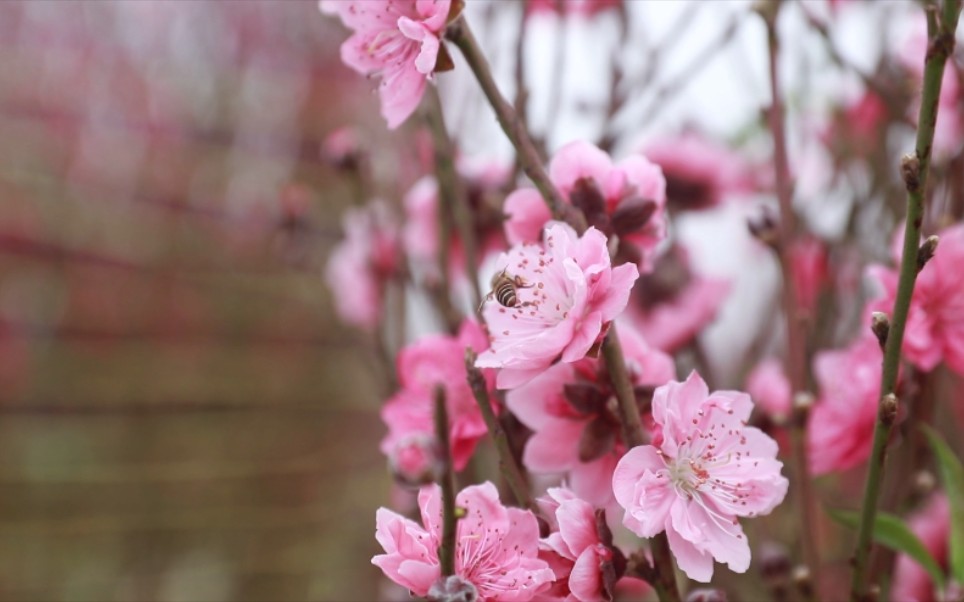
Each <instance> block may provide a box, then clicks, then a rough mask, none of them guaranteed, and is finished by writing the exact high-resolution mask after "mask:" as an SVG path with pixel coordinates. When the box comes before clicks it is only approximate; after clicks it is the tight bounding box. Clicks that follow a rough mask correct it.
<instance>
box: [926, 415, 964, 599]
mask: <svg viewBox="0 0 964 602" xmlns="http://www.w3.org/2000/svg"><path fill="white" fill-rule="evenodd" d="M921 428H923V429H924V434H925V435H927V439H928V440H929V441H930V444H931V449H933V450H934V457H935V458H936V459H937V467H938V469H939V470H940V473H941V482H943V483H944V491H946V492H947V500H948V502H950V505H951V541H950V556H951V560H950V572H951V576H952V577H954V580H955V581H957V582H958V583H964V467H962V466H961V461H960V460H958V459H957V456H955V455H954V452H953V450H951V448H950V446H948V445H947V443H945V442H944V439H942V438H941V436H940V435H939V434H938V433H937V431H935V430H934V429H932V428H930V427H928V426H927V425H922V426H921Z"/></svg>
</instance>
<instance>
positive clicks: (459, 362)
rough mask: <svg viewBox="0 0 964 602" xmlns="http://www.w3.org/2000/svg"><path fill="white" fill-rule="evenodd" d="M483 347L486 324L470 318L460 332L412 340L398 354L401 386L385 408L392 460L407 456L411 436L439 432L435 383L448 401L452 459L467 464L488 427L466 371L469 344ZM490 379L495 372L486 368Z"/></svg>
mask: <svg viewBox="0 0 964 602" xmlns="http://www.w3.org/2000/svg"><path fill="white" fill-rule="evenodd" d="M466 347H471V348H472V349H473V350H474V351H476V352H480V351H482V350H483V349H485V347H486V339H485V335H484V334H483V333H482V330H481V328H480V327H479V326H478V325H477V324H476V323H475V322H472V321H469V320H466V321H465V322H464V323H463V324H462V327H461V329H460V330H459V334H458V336H457V337H451V336H446V335H434V336H428V337H424V338H422V339H419V340H418V341H416V342H414V343H412V344H410V345H407V346H406V347H405V348H404V349H402V351H401V352H400V353H399V355H398V362H397V363H398V377H399V381H400V385H401V390H400V391H398V393H396V394H395V395H394V396H392V398H391V399H389V400H388V402H387V403H386V404H385V406H384V407H383V408H382V412H381V415H382V420H383V421H384V422H385V424H386V425H387V426H388V435H386V436H385V438H384V439H383V440H382V443H381V450H382V453H384V454H385V455H387V456H388V457H389V461H390V462H391V463H392V464H393V465H404V464H406V463H407V462H408V460H406V459H405V458H404V455H405V454H410V453H411V451H412V450H411V449H410V446H411V444H412V437H413V436H415V437H419V436H431V437H434V433H435V427H434V422H433V412H434V396H435V387H436V385H442V386H443V387H444V389H445V402H446V408H447V409H448V414H449V424H450V425H451V429H450V432H449V438H450V439H451V444H452V450H451V453H452V464H453V466H454V467H455V469H456V470H462V469H463V468H465V466H466V464H467V463H468V461H469V459H470V458H471V457H472V453H473V452H474V451H475V446H476V444H477V443H478V442H479V439H481V438H482V437H484V436H485V434H486V432H487V429H486V426H485V421H484V420H483V419H482V414H481V412H480V410H479V407H478V404H477V403H476V401H475V397H473V395H472V391H471V389H470V388H469V385H468V381H467V380H466V372H465V349H466ZM486 376H487V377H488V380H489V381H490V383H491V376H492V375H491V372H489V371H486Z"/></svg>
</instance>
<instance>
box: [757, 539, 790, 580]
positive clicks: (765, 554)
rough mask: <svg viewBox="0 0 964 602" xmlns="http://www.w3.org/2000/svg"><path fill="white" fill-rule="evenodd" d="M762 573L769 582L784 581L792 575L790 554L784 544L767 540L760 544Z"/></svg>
mask: <svg viewBox="0 0 964 602" xmlns="http://www.w3.org/2000/svg"><path fill="white" fill-rule="evenodd" d="M759 554H760V575H761V576H762V577H763V579H764V580H766V581H769V582H776V581H783V580H785V579H786V578H787V577H789V576H790V568H791V565H790V554H789V553H787V548H786V546H784V545H783V544H780V543H777V542H774V541H767V542H764V543H763V545H761V546H760V552H759Z"/></svg>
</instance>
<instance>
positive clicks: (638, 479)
mask: <svg viewBox="0 0 964 602" xmlns="http://www.w3.org/2000/svg"><path fill="white" fill-rule="evenodd" d="M752 409H753V402H752V401H751V400H750V396H749V395H747V394H746V393H740V392H737V391H717V392H714V393H712V394H711V393H710V392H709V390H708V389H707V387H706V383H705V382H703V379H702V378H700V376H699V374H697V373H696V372H693V373H691V374H690V376H689V378H687V379H686V381H685V382H682V383H679V382H672V383H669V384H667V385H664V386H662V387H659V388H658V389H656V393H655V394H654V396H653V420H654V422H655V423H656V426H657V431H658V434H657V437H656V439H655V440H654V445H642V446H639V447H634V448H633V449H631V450H629V452H628V453H627V454H626V455H625V456H623V458H622V459H621V460H620V461H619V464H618V465H617V466H616V472H615V474H614V475H613V492H614V493H615V495H616V501H618V502H619V505H620V506H622V507H623V508H624V509H625V510H626V513H625V515H624V517H623V524H624V525H626V527H628V528H629V529H630V530H631V531H633V532H634V533H636V534H637V535H639V536H640V537H653V536H654V535H656V534H658V533H660V532H662V531H663V530H665V531H666V535H667V538H668V539H669V546H670V550H671V551H672V552H673V555H674V556H675V557H676V563H677V565H678V566H679V567H680V569H682V570H683V572H684V573H686V574H687V576H689V578H690V579H693V580H695V581H701V582H708V581H709V580H710V578H711V577H712V576H713V560H714V559H715V560H717V561H719V562H725V563H726V564H727V565H729V567H730V569H731V570H733V571H735V572H738V573H742V572H745V571H746V570H747V569H748V568H749V566H750V546H749V545H748V543H747V540H746V537H745V536H744V534H743V528H742V527H741V526H740V522H739V520H738V517H752V516H758V515H763V514H768V513H769V512H770V511H772V510H773V509H774V508H775V507H776V506H777V505H779V504H780V503H781V502H782V501H783V498H784V497H785V496H786V493H787V487H788V484H789V483H788V481H787V479H786V478H784V477H783V476H782V475H781V474H780V469H781V468H782V467H783V463H782V462H780V461H779V460H777V459H776V455H777V444H776V442H775V441H774V440H773V439H771V438H770V437H768V436H766V435H765V434H764V433H763V432H762V431H760V430H759V429H757V428H754V427H749V426H746V421H747V420H748V419H749V417H750V412H751V411H752Z"/></svg>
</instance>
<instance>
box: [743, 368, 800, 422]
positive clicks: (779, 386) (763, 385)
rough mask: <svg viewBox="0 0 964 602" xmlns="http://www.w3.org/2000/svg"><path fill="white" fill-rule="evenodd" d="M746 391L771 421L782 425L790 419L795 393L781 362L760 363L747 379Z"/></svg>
mask: <svg viewBox="0 0 964 602" xmlns="http://www.w3.org/2000/svg"><path fill="white" fill-rule="evenodd" d="M746 391H747V393H749V394H750V397H752V398H753V401H754V402H756V405H757V407H758V408H760V409H762V410H763V411H764V412H765V413H766V415H767V416H768V417H769V418H770V419H771V420H773V421H775V422H777V423H780V424H782V423H784V422H786V420H787V419H788V418H789V417H790V413H791V411H792V409H793V407H792V403H793V399H792V398H793V392H792V391H791V388H790V381H789V380H787V376H786V374H785V373H784V372H783V366H782V365H781V363H780V360H778V359H776V358H768V359H765V360H763V361H762V362H760V363H759V364H758V365H757V367H756V368H754V369H753V371H752V372H750V375H749V376H748V377H747V379H746Z"/></svg>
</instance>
